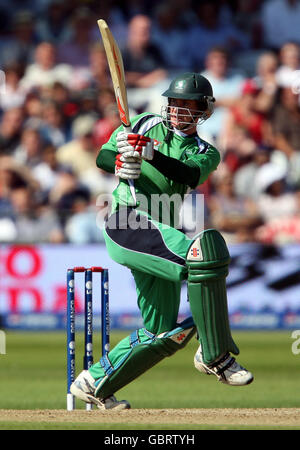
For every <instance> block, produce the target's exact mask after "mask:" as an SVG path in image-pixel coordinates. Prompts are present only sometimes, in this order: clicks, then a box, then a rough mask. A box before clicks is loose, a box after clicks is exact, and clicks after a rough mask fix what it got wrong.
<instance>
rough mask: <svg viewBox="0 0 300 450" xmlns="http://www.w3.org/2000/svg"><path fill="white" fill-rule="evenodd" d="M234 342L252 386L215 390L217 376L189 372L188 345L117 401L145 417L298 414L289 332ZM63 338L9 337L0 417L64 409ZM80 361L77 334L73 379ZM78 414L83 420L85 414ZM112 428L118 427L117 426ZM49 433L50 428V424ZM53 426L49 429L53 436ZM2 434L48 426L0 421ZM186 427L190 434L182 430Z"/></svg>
mask: <svg viewBox="0 0 300 450" xmlns="http://www.w3.org/2000/svg"><path fill="white" fill-rule="evenodd" d="M123 336H124V333H120V332H117V331H113V332H112V336H111V341H112V345H114V343H115V342H116V341H117V340H119V339H120V338H121V337H123ZM233 336H234V338H235V340H236V341H237V343H238V345H239V347H240V351H241V355H240V356H239V361H240V363H241V364H242V365H245V366H246V367H247V368H249V369H251V371H252V372H253V374H254V376H255V381H254V382H253V383H252V384H251V385H249V386H246V387H242V388H236V387H229V386H225V385H223V384H221V383H218V382H217V381H216V378H215V377H212V376H206V375H202V374H199V372H197V371H196V370H195V369H194V367H193V355H194V352H195V350H196V348H197V343H196V341H195V340H192V341H191V342H190V343H189V344H188V346H187V347H186V348H185V349H184V350H182V351H180V352H178V353H177V354H175V355H174V356H173V357H172V358H167V359H165V360H164V361H162V362H161V363H160V364H158V365H157V366H156V367H154V368H153V369H151V370H150V371H149V372H147V373H145V374H144V375H142V376H141V377H140V378H138V379H137V380H136V381H135V382H134V383H131V384H129V385H128V386H126V387H124V388H123V389H122V390H121V391H119V392H118V394H117V397H118V398H120V399H121V398H126V399H127V400H129V401H130V403H131V406H132V408H133V409H143V410H144V409H173V408H174V409H184V408H188V409H191V408H195V409H198V408H201V409H202V408H300V395H299V362H300V355H298V356H297V355H294V354H293V353H292V349H291V345H292V342H293V340H292V339H291V333H290V332H235V333H233ZM65 339H66V338H65V334H64V333H18V332H10V331H7V333H6V355H0V399H1V400H0V401H1V406H0V408H1V410H63V409H65V406H66V401H65V397H66V346H65ZM97 339H99V341H100V337H99V338H98V335H95V336H94V357H95V358H96V356H100V342H97ZM98 344H99V345H98ZM82 355H83V352H82V335H78V337H77V340H76V356H77V360H76V366H77V371H78V372H79V371H80V370H81V368H82ZM77 407H78V408H79V409H83V405H82V404H80V402H78V403H77ZM84 414H88V413H86V412H85V411H84ZM250 425H251V422H250ZM250 425H249V426H250ZM116 426H117V427H118V424H116ZM124 426H125V425H124V424H123V427H124ZM149 426H150V425H149ZM168 426H169V425H168V424H167V423H165V425H164V427H165V428H163V427H162V429H167V428H168ZM170 426H171V425H170ZM202 426H203V425H202V424H201V423H199V424H198V428H197V429H202V428H201V427H202ZM49 427H50V428H51V425H49ZM53 427H54V425H53V424H52V429H53ZM62 427H64V429H72V423H68V424H65V425H64V424H62V423H60V424H59V423H57V426H56V428H57V429H61V428H62ZM78 427H80V428H82V429H93V427H95V424H94V425H93V424H87V423H82V424H81V425H78V423H77V425H76V428H77V429H78ZM107 427H109V424H102V429H108V428H107ZM110 427H111V428H110V429H113V427H112V426H110ZM133 427H134V424H132V423H131V424H128V428H126V429H135V428H133ZM8 428H11V429H15V428H18V429H24V428H31V429H47V423H45V421H44V423H43V424H42V423H40V422H39V420H38V419H37V420H36V421H34V422H27V423H25V422H21V421H19V422H18V423H15V422H13V421H12V422H10V421H9V420H5V421H1V419H0V429H8ZM54 428H55V427H54ZM173 428H174V425H173ZM177 428H178V427H177ZM184 428H185V429H188V428H187V426H185V427H184ZM194 428H195V425H194ZM257 428H259V425H258V426H257ZM271 428H272V425H271ZM278 428H280V427H279V426H278ZM296 428H297V427H296ZM98 429H99V424H98ZM136 429H138V425H136ZM178 429H179V428H178ZM298 429H300V427H298Z"/></svg>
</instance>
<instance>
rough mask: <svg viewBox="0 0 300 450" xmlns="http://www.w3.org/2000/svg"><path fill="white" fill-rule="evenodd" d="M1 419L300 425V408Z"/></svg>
mask: <svg viewBox="0 0 300 450" xmlns="http://www.w3.org/2000/svg"><path fill="white" fill-rule="evenodd" d="M0 422H47V423H52V422H53V423H54V422H56V423H60V422H64V423H67V422H70V423H76V422H79V423H101V424H127V425H130V424H139V426H141V425H152V426H155V425H157V426H158V425H161V428H162V429H163V424H169V425H170V424H171V425H174V429H176V425H180V426H181V427H182V426H184V424H186V425H189V426H192V425H214V426H216V425H220V426H221V425H236V426H239V425H241V426H260V427H264V426H273V427H274V426H278V427H300V408H265V409H261V408H257V409H256V408H253V409H246V408H245V409H243V408H240V409H238V408H237V409H229V408H228V409H131V410H125V411H120V412H112V411H106V412H102V411H99V410H93V411H85V410H75V411H71V412H67V411H65V410H50V409H48V410H0Z"/></svg>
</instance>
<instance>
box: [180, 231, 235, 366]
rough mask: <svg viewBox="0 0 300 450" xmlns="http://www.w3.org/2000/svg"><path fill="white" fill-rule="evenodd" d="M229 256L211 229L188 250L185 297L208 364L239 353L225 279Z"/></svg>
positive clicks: (204, 359)
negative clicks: (230, 316)
mask: <svg viewBox="0 0 300 450" xmlns="http://www.w3.org/2000/svg"><path fill="white" fill-rule="evenodd" d="M229 262H230V255H229V252H228V248H227V246H226V243H225V241H224V239H223V237H222V236H221V234H220V233H219V232H218V231H217V230H214V229H210V230H205V231H203V232H202V233H200V234H199V235H198V236H197V237H196V238H195V240H194V241H193V243H192V245H191V246H190V248H189V251H188V254H187V261H186V264H187V266H188V295H189V302H190V307H191V312H192V315H193V319H194V322H195V324H196V326H197V330H198V339H199V342H200V343H201V346H202V352H203V362H204V363H205V364H208V365H209V364H211V363H213V362H214V361H216V360H217V359H218V358H220V356H222V355H223V354H224V353H227V352H232V353H234V354H235V355H237V354H238V353H239V349H238V347H237V346H236V345H235V343H234V341H233V339H232V337H231V331H230V325H229V317H228V307H227V292H226V277H227V275H228V267H229Z"/></svg>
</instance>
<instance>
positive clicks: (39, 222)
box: [10, 186, 64, 243]
mask: <svg viewBox="0 0 300 450" xmlns="http://www.w3.org/2000/svg"><path fill="white" fill-rule="evenodd" d="M10 200H11V203H12V207H13V211H14V223H15V226H16V230H17V237H16V239H15V241H16V242H22V243H32V242H51V243H61V242H63V241H64V235H63V231H62V228H61V226H60V223H59V221H58V218H57V216H56V213H55V212H54V210H53V209H51V208H49V206H48V205H45V204H43V203H39V202H38V201H37V200H36V198H35V196H34V192H33V191H32V190H31V188H30V187H29V186H24V187H19V188H16V189H13V190H12V191H11V194H10Z"/></svg>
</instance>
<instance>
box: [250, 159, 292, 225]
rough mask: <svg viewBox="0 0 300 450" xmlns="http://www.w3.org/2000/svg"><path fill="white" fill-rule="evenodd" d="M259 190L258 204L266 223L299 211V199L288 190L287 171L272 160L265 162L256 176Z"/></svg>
mask: <svg viewBox="0 0 300 450" xmlns="http://www.w3.org/2000/svg"><path fill="white" fill-rule="evenodd" d="M255 182H256V184H257V187H258V190H259V196H258V199H257V205H258V209H259V212H260V215H261V217H262V219H263V222H264V224H268V223H270V222H271V221H273V220H274V219H279V218H283V219H285V218H286V217H291V216H293V215H295V213H296V212H297V207H298V206H297V199H296V196H295V195H294V193H292V192H289V191H288V190H287V184H286V171H285V169H283V168H282V167H280V166H278V165H276V164H274V163H272V162H270V163H267V164H264V165H263V166H262V167H261V168H260V169H259V170H258V171H257V175H256V178H255Z"/></svg>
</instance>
